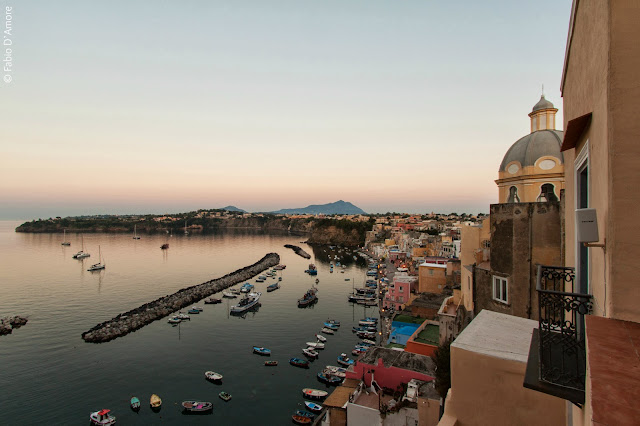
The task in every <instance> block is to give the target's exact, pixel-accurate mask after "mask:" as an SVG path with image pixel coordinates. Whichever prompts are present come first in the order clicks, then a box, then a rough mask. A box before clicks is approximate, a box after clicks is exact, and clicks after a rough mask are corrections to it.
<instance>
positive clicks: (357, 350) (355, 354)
mask: <svg viewBox="0 0 640 426" xmlns="http://www.w3.org/2000/svg"><path fill="white" fill-rule="evenodd" d="M366 351H367V350H366V349H360V348H355V349H354V350H352V351H351V355H353V356H360V355H362V354H363V353H365V352H366Z"/></svg>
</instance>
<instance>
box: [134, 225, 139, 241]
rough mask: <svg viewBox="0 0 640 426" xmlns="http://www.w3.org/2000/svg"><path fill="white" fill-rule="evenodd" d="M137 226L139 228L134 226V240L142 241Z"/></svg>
mask: <svg viewBox="0 0 640 426" xmlns="http://www.w3.org/2000/svg"><path fill="white" fill-rule="evenodd" d="M137 226H138V225H133V239H134V240H139V239H140V237H138V232H137V230H136V227H137Z"/></svg>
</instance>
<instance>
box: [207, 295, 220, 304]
mask: <svg viewBox="0 0 640 426" xmlns="http://www.w3.org/2000/svg"><path fill="white" fill-rule="evenodd" d="M204 303H206V304H207V305H215V304H216V303H222V299H216V298H215V297H210V298H208V299H207V300H205V301H204Z"/></svg>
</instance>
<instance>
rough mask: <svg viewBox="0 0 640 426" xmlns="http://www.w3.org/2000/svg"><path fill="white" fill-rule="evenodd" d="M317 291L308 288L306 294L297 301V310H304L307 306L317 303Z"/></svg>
mask: <svg viewBox="0 0 640 426" xmlns="http://www.w3.org/2000/svg"><path fill="white" fill-rule="evenodd" d="M317 292H318V290H317V289H316V288H310V289H309V290H307V292H306V293H305V294H304V296H302V298H301V299H298V308H306V307H307V306H309V305H312V304H314V303H316V302H317V301H318V296H317V295H316V293H317Z"/></svg>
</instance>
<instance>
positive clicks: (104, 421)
mask: <svg viewBox="0 0 640 426" xmlns="http://www.w3.org/2000/svg"><path fill="white" fill-rule="evenodd" d="M110 412H111V410H109V409H106V408H105V409H103V410H100V411H96V412H94V413H91V414H89V420H91V423H93V424H94V425H112V424H115V423H116V417H115V416H112V415H111V414H109V413H110Z"/></svg>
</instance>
